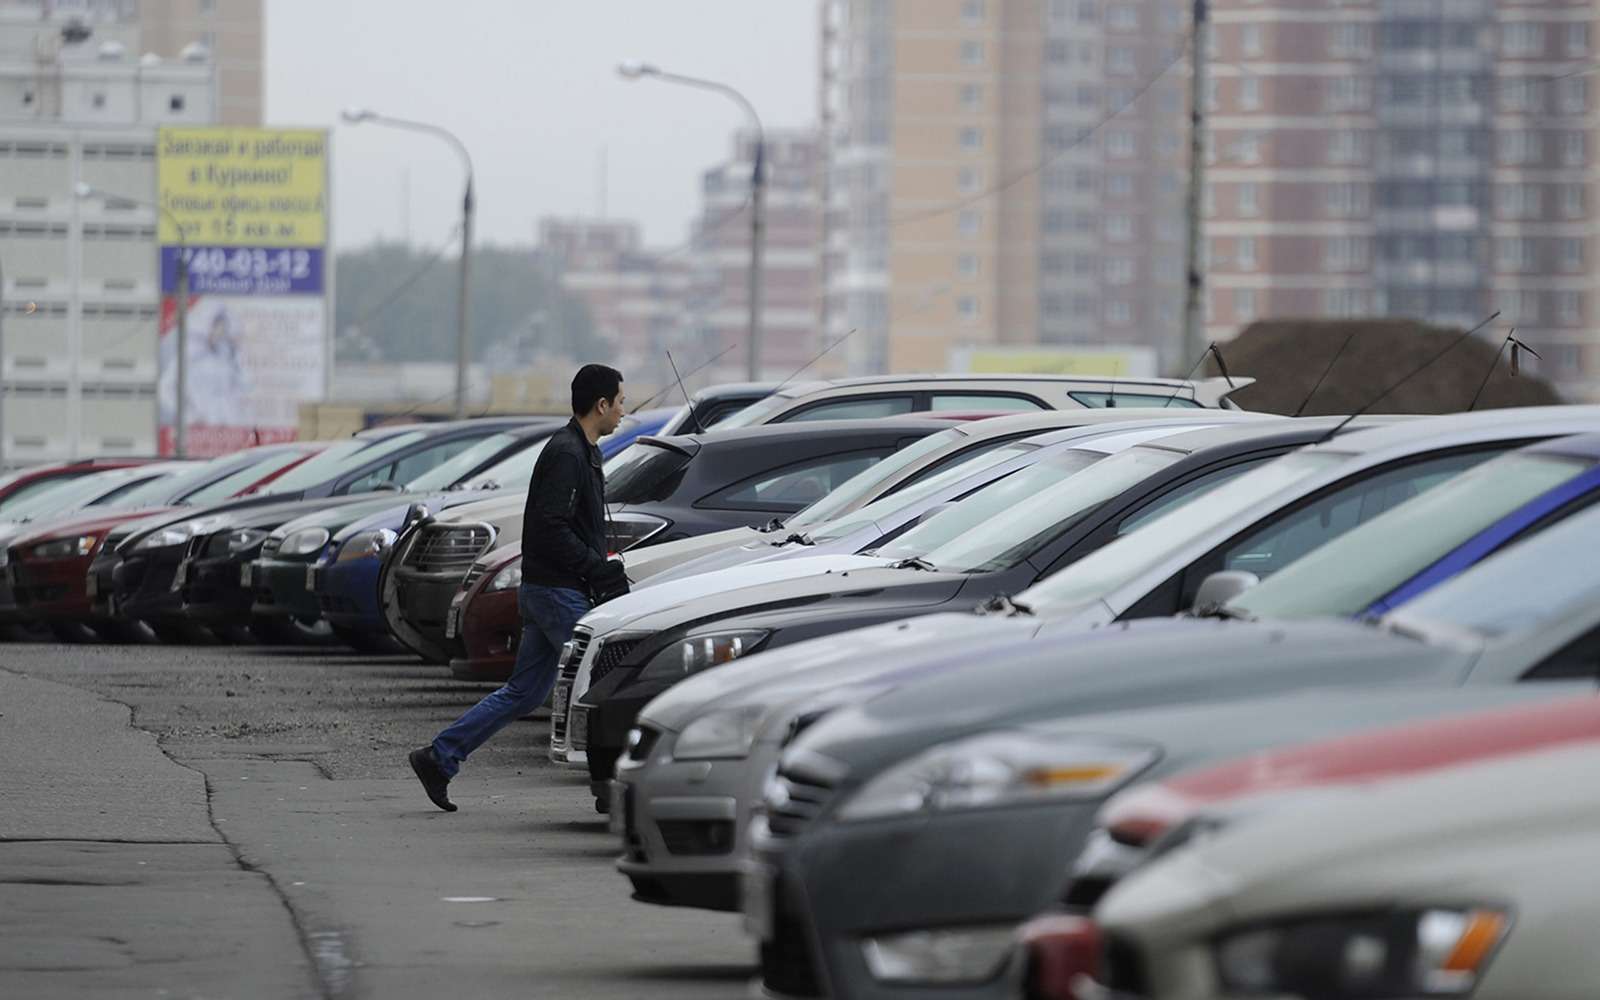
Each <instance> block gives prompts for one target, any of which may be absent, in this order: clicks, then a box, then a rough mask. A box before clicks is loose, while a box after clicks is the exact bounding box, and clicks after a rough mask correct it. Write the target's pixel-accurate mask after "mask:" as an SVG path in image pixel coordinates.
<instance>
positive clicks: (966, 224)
mask: <svg viewBox="0 0 1600 1000" xmlns="http://www.w3.org/2000/svg"><path fill="white" fill-rule="evenodd" d="M982 224H983V216H982V214H981V213H979V211H978V210H977V209H975V208H964V209H962V210H961V214H960V215H958V216H956V228H957V229H958V230H959V231H960V233H961V235H962V236H976V235H978V229H979V227H981V226H982Z"/></svg>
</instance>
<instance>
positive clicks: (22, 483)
mask: <svg viewBox="0 0 1600 1000" xmlns="http://www.w3.org/2000/svg"><path fill="white" fill-rule="evenodd" d="M154 461H157V459H153V458H85V459H80V460H77V461H72V462H63V463H60V464H56V465H38V466H33V467H32V468H27V469H18V470H16V471H15V472H8V473H6V474H5V475H0V517H3V516H5V510H6V508H7V507H8V506H10V505H11V504H13V503H16V502H17V501H18V500H21V499H22V498H23V497H26V496H31V495H32V494H34V493H37V492H39V491H40V490H42V489H47V488H49V487H51V486H55V485H56V484H58V483H64V482H66V481H67V480H69V479H76V478H78V477H79V476H87V475H89V474H90V473H91V472H105V471H107V470H108V469H126V468H128V467H129V466H133V465H144V464H146V463H148V462H154Z"/></svg>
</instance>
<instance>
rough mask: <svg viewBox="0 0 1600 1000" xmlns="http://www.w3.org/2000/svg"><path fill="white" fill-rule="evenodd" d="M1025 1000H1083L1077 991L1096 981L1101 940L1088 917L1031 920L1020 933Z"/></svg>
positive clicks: (1057, 915) (1053, 917)
mask: <svg viewBox="0 0 1600 1000" xmlns="http://www.w3.org/2000/svg"><path fill="white" fill-rule="evenodd" d="M1019 936H1020V939H1021V941H1022V951H1023V956H1024V961H1025V963H1026V967H1025V970H1024V973H1023V996H1025V997H1027V998H1028V1000H1083V993H1081V992H1080V988H1081V987H1082V986H1083V985H1085V984H1086V983H1094V982H1098V981H1099V979H1100V954H1101V949H1102V946H1103V943H1104V942H1103V939H1102V937H1101V935H1100V928H1099V926H1098V925H1097V924H1096V923H1095V922H1094V921H1093V920H1091V919H1089V918H1088V917H1079V916H1073V915H1071V914H1066V913H1054V914H1049V915H1047V916H1042V917H1035V918H1034V919H1033V920H1030V921H1028V922H1027V923H1026V924H1023V925H1022V930H1021V932H1020V935H1019Z"/></svg>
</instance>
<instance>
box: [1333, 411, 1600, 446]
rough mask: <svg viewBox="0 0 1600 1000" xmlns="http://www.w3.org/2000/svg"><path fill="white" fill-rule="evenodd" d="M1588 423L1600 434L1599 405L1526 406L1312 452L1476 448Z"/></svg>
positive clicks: (1416, 423)
mask: <svg viewBox="0 0 1600 1000" xmlns="http://www.w3.org/2000/svg"><path fill="white" fill-rule="evenodd" d="M1585 424H1592V425H1593V427H1594V429H1595V430H1596V431H1600V406H1523V407H1512V408H1508V409H1503V410H1476V411H1474V412H1471V413H1449V414H1444V415H1442V416H1432V417H1423V418H1421V419H1418V420H1407V421H1402V422H1398V423H1392V424H1390V425H1388V426H1384V427H1375V428H1370V429H1365V430H1362V431H1360V432H1359V433H1356V434H1349V435H1343V436H1341V437H1340V438H1339V440H1338V441H1330V442H1328V443H1327V444H1319V445H1315V446H1314V447H1316V448H1318V449H1323V450H1327V451H1334V452H1338V453H1340V454H1375V453H1379V452H1384V451H1390V450H1396V451H1403V452H1410V451H1413V450H1415V448H1416V446H1417V444H1418V443H1419V442H1434V441H1437V442H1439V443H1441V444H1445V443H1457V442H1459V443H1461V444H1473V443H1476V442H1479V441H1488V440H1505V439H1506V438H1507V437H1511V436H1514V434H1507V433H1506V431H1508V430H1509V431H1514V432H1515V431H1526V433H1527V435H1528V436H1529V437H1549V436H1554V435H1567V434H1574V433H1578V432H1579V431H1580V430H1586V429H1587V428H1585V427H1584V425H1585Z"/></svg>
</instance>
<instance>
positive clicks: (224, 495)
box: [9, 443, 322, 638]
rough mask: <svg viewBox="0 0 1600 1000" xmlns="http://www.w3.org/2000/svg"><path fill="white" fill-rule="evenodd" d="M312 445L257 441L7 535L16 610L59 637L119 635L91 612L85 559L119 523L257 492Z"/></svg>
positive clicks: (118, 628)
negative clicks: (97, 505) (110, 502)
mask: <svg viewBox="0 0 1600 1000" xmlns="http://www.w3.org/2000/svg"><path fill="white" fill-rule="evenodd" d="M321 448H322V446H321V445H320V444H316V443H306V444H286V445H284V444H278V445H262V446H261V447H259V448H251V449H248V450H247V451H244V452H238V453H236V454H234V455H230V456H225V457H224V458H220V459H216V460H214V461H212V462H208V463H206V464H205V465H203V466H197V467H196V469H195V470H194V471H193V473H190V474H180V475H178V476H174V477H171V478H170V479H168V480H162V481H157V482H152V483H150V484H148V486H147V487H144V488H141V490H140V491H135V492H133V493H130V494H128V495H127V496H126V497H125V498H120V500H123V501H126V505H125V506H120V507H119V508H118V509H96V510H95V511H94V512H93V513H87V512H85V513H82V514H79V515H77V516H74V517H72V518H70V519H68V520H64V521H54V522H51V523H49V524H48V525H44V526H41V527H40V528H38V529H37V530H34V531H32V532H29V533H28V534H25V535H22V536H20V537H18V538H17V539H15V540H14V541H13V542H12V543H11V546H10V550H9V551H10V560H9V565H10V574H11V583H12V591H13V600H14V601H15V602H16V609H17V614H18V615H19V616H21V617H23V618H24V619H28V620H33V621H40V622H44V623H46V624H48V625H50V626H52V627H53V628H55V629H56V630H57V631H58V633H61V634H62V637H64V638H83V636H81V635H76V634H73V633H72V629H73V627H74V626H82V625H89V626H91V627H93V628H95V629H97V630H105V631H106V632H108V633H109V634H112V635H119V634H122V633H124V632H127V631H128V629H127V623H125V622H114V621H109V620H102V619H99V618H97V617H96V616H95V614H94V612H93V610H92V605H91V602H92V600H93V597H94V595H92V594H90V593H89V589H88V581H89V564H90V563H91V562H93V561H94V557H95V555H96V554H97V553H98V552H99V551H100V549H101V547H102V546H103V545H104V544H105V539H106V535H107V534H108V533H109V532H110V531H111V530H112V529H113V528H116V527H118V526H119V525H122V524H126V523H128V522H130V521H137V520H139V519H141V518H146V517H153V516H156V515H160V514H163V513H166V512H169V511H172V510H175V509H176V506H175V505H185V506H198V505H205V504H211V503H220V502H222V501H224V500H228V499H231V498H234V497H238V496H245V495H247V494H250V493H254V492H257V491H259V490H261V489H262V488H263V487H265V486H267V485H268V484H270V483H271V482H272V481H273V480H275V479H277V478H278V477H279V476H281V475H283V474H284V473H285V472H288V471H289V470H290V469H292V468H294V467H295V466H297V465H299V464H300V463H301V462H304V461H305V460H306V459H308V458H310V457H311V456H312V455H315V454H316V453H317V452H318V451H320V450H321Z"/></svg>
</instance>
